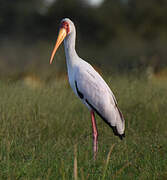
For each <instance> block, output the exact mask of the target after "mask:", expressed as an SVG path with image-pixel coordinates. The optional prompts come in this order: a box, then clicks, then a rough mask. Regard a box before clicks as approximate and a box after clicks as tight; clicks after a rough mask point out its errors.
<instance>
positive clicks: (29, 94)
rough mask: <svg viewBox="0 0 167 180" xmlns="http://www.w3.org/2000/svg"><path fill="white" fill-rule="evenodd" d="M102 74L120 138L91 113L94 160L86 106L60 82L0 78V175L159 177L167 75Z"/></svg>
mask: <svg viewBox="0 0 167 180" xmlns="http://www.w3.org/2000/svg"><path fill="white" fill-rule="evenodd" d="M106 80H107V82H108V83H109V85H110V87H111V88H112V90H113V92H114V94H115V95H116V97H117V100H118V103H119V106H120V108H121V110H122V112H123V114H124V117H125V120H126V138H125V139H124V140H123V141H121V140H119V139H118V137H115V136H114V135H113V133H112V130H111V129H110V128H109V127H108V126H107V125H106V124H105V123H104V122H103V121H102V120H101V119H100V118H99V117H97V116H96V117H97V125H98V130H99V152H98V157H97V160H96V161H95V162H94V161H93V152H92V134H91V133H92V129H91V120H90V114H89V112H88V110H87V108H86V107H85V106H84V105H82V104H81V102H80V101H79V100H78V99H77V98H76V97H75V95H74V94H73V92H72V90H71V89H70V87H69V85H68V84H67V82H65V81H58V80H55V81H53V82H52V83H48V84H46V85H44V86H42V87H39V88H36V89H35V88H28V87H26V86H25V85H24V83H23V82H21V81H18V82H15V83H4V82H0V94H1V96H0V179H65V180H66V179H77V177H78V179H90V180H92V179H95V180H96V179H122V180H126V179H127V180H131V179H132V180H134V179H138V180H141V179H142V180H143V179H166V178H167V83H165V82H162V83H151V82H148V81H146V80H145V79H135V78H127V77H114V78H109V77H108V78H106ZM74 170H75V173H74Z"/></svg>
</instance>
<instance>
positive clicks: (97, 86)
mask: <svg viewBox="0 0 167 180" xmlns="http://www.w3.org/2000/svg"><path fill="white" fill-rule="evenodd" d="M84 63H85V62H84ZM74 78H75V86H76V92H77V95H78V96H79V97H80V98H81V99H82V101H83V102H84V103H85V104H86V105H87V106H88V107H90V108H91V109H93V110H94V111H96V113H97V114H98V115H99V116H100V117H101V118H102V119H103V120H105V122H106V123H107V124H109V125H110V126H111V127H112V128H113V131H114V134H115V135H118V136H120V138H122V136H123V132H124V128H125V125H124V118H123V115H122V113H121V111H120V110H119V108H118V106H117V102H116V99H115V96H114V94H113V93H112V91H111V90H110V88H109V87H108V85H107V84H106V82H105V81H104V80H103V78H102V77H101V76H100V75H99V74H98V73H97V72H96V71H95V70H94V68H93V67H92V66H91V65H89V64H88V63H85V64H84V65H82V67H80V66H79V67H78V68H76V71H75V77H74Z"/></svg>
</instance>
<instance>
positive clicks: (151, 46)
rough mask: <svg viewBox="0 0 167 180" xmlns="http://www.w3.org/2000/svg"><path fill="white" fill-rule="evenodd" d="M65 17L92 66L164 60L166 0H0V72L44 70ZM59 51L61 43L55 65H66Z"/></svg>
mask: <svg viewBox="0 0 167 180" xmlns="http://www.w3.org/2000/svg"><path fill="white" fill-rule="evenodd" d="M63 17H69V18H71V19H72V20H73V21H74V23H75V24H76V27H77V44H76V46H77V47H76V48H77V51H78V52H79V54H80V56H81V57H83V58H84V59H86V60H89V62H92V63H93V64H96V66H99V67H101V68H105V69H106V70H107V71H117V72H131V71H133V70H136V69H137V70H139V72H142V71H145V70H146V69H147V68H148V67H150V66H151V67H152V68H153V71H154V72H158V71H160V70H161V69H163V68H165V67H166V65H167V60H166V57H167V51H166V43H167V21H166V19H167V1H165V0H158V1H157V0H147V1H141V0H135V1H134V0H104V2H103V3H102V4H101V5H99V6H91V5H90V4H89V3H88V1H86V2H85V1H84V0H56V1H53V2H52V3H49V1H47V0H29V1H27V0H13V1H11V0H1V1H0V40H1V41H0V72H1V73H0V75H3V74H5V75H6V74H8V73H13V72H15V73H16V72H26V71H39V69H40V72H41V71H42V72H44V71H47V70H48V68H50V67H49V66H48V59H49V55H50V52H51V50H52V48H53V45H54V43H55V40H56V36H57V32H58V25H59V23H60V20H61V19H62V18H63ZM59 56H60V57H61V58H59ZM62 57H63V58H64V55H63V49H61V48H60V53H58V57H57V59H58V60H57V61H58V62H57V68H58V69H62V68H64V65H63V64H64V61H61V60H59V59H62ZM55 66H56V65H55ZM54 68H55V67H54ZM54 68H53V69H51V71H54Z"/></svg>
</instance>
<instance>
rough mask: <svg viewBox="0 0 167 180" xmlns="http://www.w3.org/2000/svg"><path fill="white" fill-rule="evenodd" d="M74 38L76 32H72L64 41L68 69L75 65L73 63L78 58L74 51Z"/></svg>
mask: <svg viewBox="0 0 167 180" xmlns="http://www.w3.org/2000/svg"><path fill="white" fill-rule="evenodd" d="M75 38H76V32H75V30H74V31H73V32H71V33H70V34H69V35H68V36H67V37H66V38H65V39H64V48H65V55H66V62H67V66H68V67H69V66H73V65H74V64H76V63H75V62H76V61H77V58H78V55H77V53H76V51H75Z"/></svg>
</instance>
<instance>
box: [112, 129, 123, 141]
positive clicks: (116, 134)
mask: <svg viewBox="0 0 167 180" xmlns="http://www.w3.org/2000/svg"><path fill="white" fill-rule="evenodd" d="M110 127H111V128H112V130H113V133H114V135H115V136H118V137H119V138H120V139H121V140H123V138H124V137H125V133H123V134H119V133H118V131H117V128H116V126H111V125H110Z"/></svg>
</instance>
